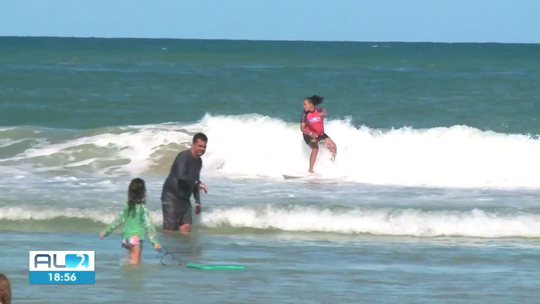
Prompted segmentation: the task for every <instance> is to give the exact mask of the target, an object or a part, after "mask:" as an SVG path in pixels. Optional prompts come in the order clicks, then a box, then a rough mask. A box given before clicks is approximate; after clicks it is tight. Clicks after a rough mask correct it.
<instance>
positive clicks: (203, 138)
mask: <svg viewBox="0 0 540 304" xmlns="http://www.w3.org/2000/svg"><path fill="white" fill-rule="evenodd" d="M199 139H200V140H202V141H204V142H208V137H206V135H204V133H197V134H195V135H194V136H193V143H196V142H197V140H199Z"/></svg>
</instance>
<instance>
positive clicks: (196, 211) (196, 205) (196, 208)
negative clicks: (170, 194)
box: [195, 203, 201, 215]
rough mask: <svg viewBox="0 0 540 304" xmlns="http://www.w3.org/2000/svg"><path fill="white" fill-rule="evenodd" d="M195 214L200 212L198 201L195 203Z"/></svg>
mask: <svg viewBox="0 0 540 304" xmlns="http://www.w3.org/2000/svg"><path fill="white" fill-rule="evenodd" d="M195 214H196V215H199V214H201V204H199V203H197V204H195Z"/></svg>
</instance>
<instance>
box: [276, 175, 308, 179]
mask: <svg viewBox="0 0 540 304" xmlns="http://www.w3.org/2000/svg"><path fill="white" fill-rule="evenodd" d="M282 175H283V178H284V179H299V178H308V177H309V175H289V174H282Z"/></svg>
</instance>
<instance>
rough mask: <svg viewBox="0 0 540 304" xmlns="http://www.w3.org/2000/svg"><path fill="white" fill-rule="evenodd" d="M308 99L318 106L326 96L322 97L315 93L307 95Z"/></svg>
mask: <svg viewBox="0 0 540 304" xmlns="http://www.w3.org/2000/svg"><path fill="white" fill-rule="evenodd" d="M306 99H307V100H309V102H311V103H312V104H314V105H316V106H318V105H320V104H321V103H322V102H323V100H324V98H322V97H321V96H319V95H313V96H311V97H306Z"/></svg>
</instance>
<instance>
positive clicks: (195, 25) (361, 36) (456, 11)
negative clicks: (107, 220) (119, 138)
mask: <svg viewBox="0 0 540 304" xmlns="http://www.w3.org/2000/svg"><path fill="white" fill-rule="evenodd" d="M539 16H540V0H154V1H149V0H129V1H125V0H47V1H45V0H2V1H0V36H59V37H106V38H113V37H131V38H183V39H241V40H310V41H373V42H378V41H406V42H425V41H428V42H502V43H540V34H539V30H540V17H539Z"/></svg>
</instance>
